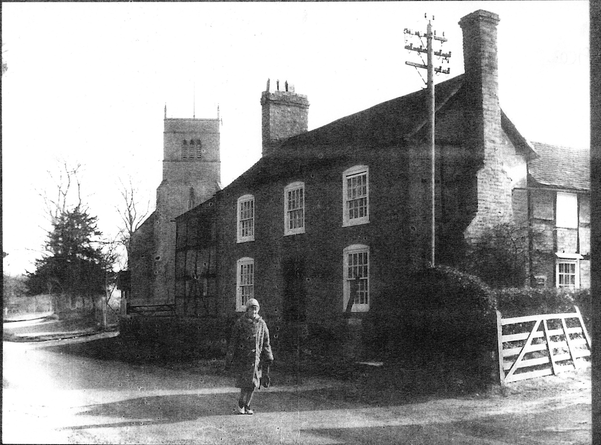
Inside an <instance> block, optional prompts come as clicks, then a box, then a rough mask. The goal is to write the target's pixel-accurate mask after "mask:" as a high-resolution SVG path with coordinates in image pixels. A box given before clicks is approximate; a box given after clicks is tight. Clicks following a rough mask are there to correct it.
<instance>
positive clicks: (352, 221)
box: [342, 218, 369, 227]
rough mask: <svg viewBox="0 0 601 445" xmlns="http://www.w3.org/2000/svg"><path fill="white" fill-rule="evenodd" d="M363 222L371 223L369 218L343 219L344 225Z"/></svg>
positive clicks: (361, 223) (359, 224)
mask: <svg viewBox="0 0 601 445" xmlns="http://www.w3.org/2000/svg"><path fill="white" fill-rule="evenodd" d="M363 224H369V218H362V219H352V220H349V221H343V222H342V227H352V226H361V225H363Z"/></svg>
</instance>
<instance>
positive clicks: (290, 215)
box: [284, 182, 305, 235]
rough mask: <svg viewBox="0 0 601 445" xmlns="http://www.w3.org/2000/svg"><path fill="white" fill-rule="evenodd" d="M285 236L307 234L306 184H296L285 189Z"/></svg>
mask: <svg viewBox="0 0 601 445" xmlns="http://www.w3.org/2000/svg"><path fill="white" fill-rule="evenodd" d="M284 224H285V226H284V235H296V234H297V233H305V184H304V183H303V182H294V183H292V184H289V185H287V186H286V188H285V189H284Z"/></svg>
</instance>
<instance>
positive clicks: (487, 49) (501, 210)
mask: <svg viewBox="0 0 601 445" xmlns="http://www.w3.org/2000/svg"><path fill="white" fill-rule="evenodd" d="M498 23H499V16H498V15H497V14H495V13H493V12H488V11H483V10H479V11H475V12H473V13H471V14H468V15H467V16H465V17H463V18H462V19H461V20H460V21H459V25H460V26H461V28H462V31H463V59H464V66H465V75H464V76H465V77H464V86H463V89H464V94H465V95H464V100H465V102H464V103H465V114H464V119H465V121H464V129H465V132H464V134H465V143H466V147H467V148H468V149H469V151H470V152H471V153H472V156H474V158H475V159H476V161H477V162H476V165H479V166H480V167H479V170H478V173H477V194H478V197H477V202H478V211H477V214H476V217H475V218H474V220H473V221H472V223H471V225H470V227H468V229H467V231H466V237H467V238H468V239H470V238H471V239H474V238H478V237H479V235H480V234H481V233H482V232H483V231H484V230H487V229H488V228H490V227H492V226H494V225H495V224H499V223H501V222H503V221H506V220H507V219H508V218H510V217H511V216H512V207H511V180H510V179H509V178H508V176H507V174H506V173H505V171H504V168H503V157H502V156H503V155H502V151H501V140H502V128H501V107H500V104H499V80H498V59H497V25H498Z"/></svg>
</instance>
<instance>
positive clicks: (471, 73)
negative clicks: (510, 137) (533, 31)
mask: <svg viewBox="0 0 601 445" xmlns="http://www.w3.org/2000/svg"><path fill="white" fill-rule="evenodd" d="M498 23H499V16H498V15H497V14H495V13H493V12H488V11H483V10H479V11H475V12H473V13H471V14H469V15H467V16H465V17H463V18H462V19H461V20H460V21H459V25H460V26H461V28H462V30H463V64H464V68H465V87H464V88H465V98H466V106H467V111H468V116H466V117H467V124H468V125H467V127H468V128H467V130H468V132H469V133H471V134H470V138H469V139H472V140H471V145H473V147H471V148H475V149H476V150H484V153H480V154H485V153H486V151H487V147H486V144H487V141H489V140H490V139H491V138H492V139H493V140H491V141H490V142H495V143H496V142H498V139H497V137H498V136H500V130H501V108H500V106H499V80H498V70H499V65H498V60H497V24H498ZM474 145H475V146H474Z"/></svg>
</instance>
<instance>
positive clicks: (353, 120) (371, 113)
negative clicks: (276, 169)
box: [282, 75, 463, 149]
mask: <svg viewBox="0 0 601 445" xmlns="http://www.w3.org/2000/svg"><path fill="white" fill-rule="evenodd" d="M462 85H463V75H461V76H457V77H454V78H452V79H449V80H447V81H444V82H441V83H439V84H438V85H436V108H437V109H439V108H440V107H442V106H443V105H444V104H445V103H446V102H447V101H448V100H449V99H450V98H451V97H453V96H454V95H455V93H457V91H458V90H459V89H460V88H461V86H462ZM425 95H426V90H420V91H416V92H415V93H411V94H408V95H406V96H401V97H398V98H396V99H392V100H389V101H386V102H383V103H381V104H378V105H375V106H373V107H371V108H368V109H366V110H363V111H360V112H358V113H355V114H351V115H350V116H346V117H343V118H341V119H338V120H336V121H334V122H331V123H329V124H327V125H324V126H323V127H319V128H316V129H315V130H311V131H308V132H306V133H302V134H299V135H298V136H294V137H291V138H290V139H288V140H287V141H286V142H284V144H283V145H282V148H284V149H286V148H293V147H297V146H300V145H311V146H316V145H320V146H327V145H345V144H361V143H368V144H369V145H372V144H373V145H386V144H391V143H398V142H399V141H400V140H402V139H404V138H406V137H409V136H412V135H413V134H414V133H415V132H416V131H418V130H419V129H420V128H421V127H422V126H423V125H424V124H425V123H426V122H427V109H426V100H425Z"/></svg>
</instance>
